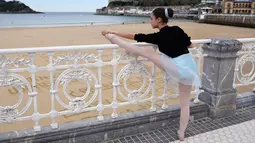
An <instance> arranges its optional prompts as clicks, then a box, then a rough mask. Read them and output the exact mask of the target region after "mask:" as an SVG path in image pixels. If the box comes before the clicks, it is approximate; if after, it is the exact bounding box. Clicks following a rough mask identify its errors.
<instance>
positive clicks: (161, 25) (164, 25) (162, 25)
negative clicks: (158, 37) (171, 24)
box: [158, 24, 167, 30]
mask: <svg viewBox="0 0 255 143" xmlns="http://www.w3.org/2000/svg"><path fill="white" fill-rule="evenodd" d="M166 26H167V24H160V25H159V26H158V29H159V30H160V29H162V28H163V27H166Z"/></svg>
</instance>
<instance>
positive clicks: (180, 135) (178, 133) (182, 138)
mask: <svg viewBox="0 0 255 143" xmlns="http://www.w3.org/2000/svg"><path fill="white" fill-rule="evenodd" d="M177 135H178V138H179V140H180V141H184V140H185V137H184V134H183V135H182V134H181V133H180V130H178V131H177Z"/></svg>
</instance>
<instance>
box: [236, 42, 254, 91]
mask: <svg viewBox="0 0 255 143" xmlns="http://www.w3.org/2000/svg"><path fill="white" fill-rule="evenodd" d="M240 41H241V42H242V43H243V48H242V50H241V51H239V52H238V58H237V60H236V66H235V78H234V87H240V86H247V85H252V84H255V67H254V66H255V38H250V39H240ZM253 90H254V91H255V88H254V89H253Z"/></svg>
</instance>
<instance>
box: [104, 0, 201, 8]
mask: <svg viewBox="0 0 255 143" xmlns="http://www.w3.org/2000/svg"><path fill="white" fill-rule="evenodd" d="M200 2H201V0H113V1H111V2H110V3H109V5H108V7H116V6H144V7H146V6H174V5H196V4H199V3H200Z"/></svg>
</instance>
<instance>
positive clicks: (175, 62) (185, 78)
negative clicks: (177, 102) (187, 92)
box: [160, 53, 201, 88]
mask: <svg viewBox="0 0 255 143" xmlns="http://www.w3.org/2000/svg"><path fill="white" fill-rule="evenodd" d="M160 57H161V58H160V62H161V65H162V67H163V70H164V71H165V73H166V80H167V82H168V83H169V84H179V83H181V84H184V85H190V86H195V87H196V88H199V87H200V86H201V79H200V75H199V72H198V68H197V65H196V62H195V60H194V59H193V57H192V55H191V54H190V53H187V54H184V55H181V56H178V57H176V58H171V57H169V56H167V55H165V54H163V53H161V56H160Z"/></svg>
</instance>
